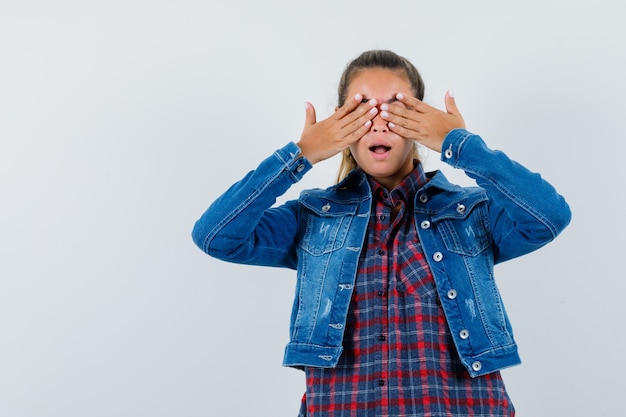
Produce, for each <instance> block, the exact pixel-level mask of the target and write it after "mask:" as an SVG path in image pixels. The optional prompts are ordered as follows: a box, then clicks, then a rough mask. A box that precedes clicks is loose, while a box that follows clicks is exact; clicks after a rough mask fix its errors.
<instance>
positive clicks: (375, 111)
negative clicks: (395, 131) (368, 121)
mask: <svg viewBox="0 0 626 417" xmlns="http://www.w3.org/2000/svg"><path fill="white" fill-rule="evenodd" d="M376 113H378V109H377V108H376V107H372V108H371V109H370V114H371V115H375V114H376Z"/></svg>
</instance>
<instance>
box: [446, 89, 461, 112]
mask: <svg viewBox="0 0 626 417" xmlns="http://www.w3.org/2000/svg"><path fill="white" fill-rule="evenodd" d="M445 102H446V111H447V112H448V113H450V114H454V115H456V116H460V115H461V112H459V108H458V107H457V106H456V101H455V100H454V92H453V91H452V90H448V92H447V93H446V97H445Z"/></svg>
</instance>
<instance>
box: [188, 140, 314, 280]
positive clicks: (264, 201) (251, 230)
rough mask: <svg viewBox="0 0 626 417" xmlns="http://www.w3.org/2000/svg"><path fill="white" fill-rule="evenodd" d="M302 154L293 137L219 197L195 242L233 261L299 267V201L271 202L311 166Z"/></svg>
mask: <svg viewBox="0 0 626 417" xmlns="http://www.w3.org/2000/svg"><path fill="white" fill-rule="evenodd" d="M299 153H300V149H299V148H298V146H297V145H296V144H294V143H293V142H290V143H289V144H287V145H286V146H285V147H283V148H281V149H278V150H277V151H276V152H274V153H273V155H271V156H270V157H269V158H267V159H265V160H264V161H262V162H261V164H260V165H259V166H258V167H257V169H255V170H254V171H251V172H249V173H248V174H247V175H246V176H245V177H244V178H243V179H242V180H240V181H238V182H237V183H235V184H233V185H232V186H231V187H230V188H229V189H228V190H227V191H226V192H225V193H224V194H222V195H221V196H220V197H219V198H217V200H215V202H213V204H211V205H210V206H209V208H208V209H207V210H206V211H205V212H204V214H203V215H202V216H201V217H200V219H199V220H198V221H197V222H196V224H195V226H194V229H193V232H192V237H193V240H194V242H195V243H196V245H197V246H198V247H199V248H200V249H202V250H203V251H204V252H206V253H207V254H209V255H211V256H213V257H215V258H218V259H221V260H224V261H228V262H236V263H242V264H250V265H265V266H280V267H287V268H292V269H295V268H296V266H297V257H296V250H295V244H296V243H295V242H296V237H297V233H298V211H297V210H298V209H297V207H298V206H297V203H296V202H295V201H290V202H287V203H285V204H283V205H281V206H278V207H272V206H273V205H274V204H275V203H276V199H277V197H279V196H281V195H282V194H284V193H285V192H286V191H287V190H288V189H289V187H290V186H291V185H293V184H294V183H296V182H297V181H299V180H300V179H301V178H302V176H303V175H304V174H305V173H306V172H307V171H308V170H310V169H311V164H310V162H309V161H308V160H307V159H306V158H303V157H298V154H299Z"/></svg>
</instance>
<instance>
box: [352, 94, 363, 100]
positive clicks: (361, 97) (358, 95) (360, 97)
mask: <svg viewBox="0 0 626 417" xmlns="http://www.w3.org/2000/svg"><path fill="white" fill-rule="evenodd" d="M354 99H355V100H356V101H361V100H363V96H362V95H360V94H359V93H357V94H356V95H355V96H354Z"/></svg>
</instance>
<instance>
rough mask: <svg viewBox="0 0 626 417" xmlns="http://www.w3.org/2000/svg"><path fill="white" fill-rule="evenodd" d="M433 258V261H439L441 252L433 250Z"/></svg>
mask: <svg viewBox="0 0 626 417" xmlns="http://www.w3.org/2000/svg"><path fill="white" fill-rule="evenodd" d="M433 259H434V260H435V262H440V261H441V260H442V259H443V253H441V252H435V253H434V254H433Z"/></svg>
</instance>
